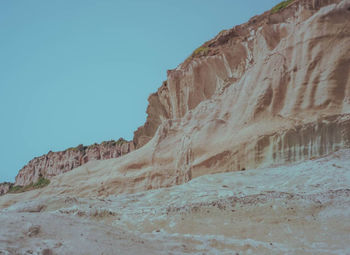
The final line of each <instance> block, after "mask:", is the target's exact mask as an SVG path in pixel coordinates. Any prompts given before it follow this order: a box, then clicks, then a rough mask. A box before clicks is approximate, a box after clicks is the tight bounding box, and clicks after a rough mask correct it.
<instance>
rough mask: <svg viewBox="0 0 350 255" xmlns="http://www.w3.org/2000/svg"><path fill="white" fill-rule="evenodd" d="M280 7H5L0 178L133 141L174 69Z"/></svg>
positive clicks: (40, 1) (268, 2) (181, 0)
mask: <svg viewBox="0 0 350 255" xmlns="http://www.w3.org/2000/svg"><path fill="white" fill-rule="evenodd" d="M279 1H280V0H245V1H238V0H216V1H212V0H177V1H175V0H174V1H172V0H124V1H119V0H114V1H112V0H94V1H91V0H60V1H58V0H30V1H26V0H22V1H20V0H8V1H6V0H3V1H0V141H1V146H0V161H1V162H0V182H2V181H14V177H15V176H16V174H17V172H18V170H19V169H21V168H22V167H23V166H24V165H25V164H26V163H27V162H28V161H29V160H31V159H32V158H33V157H35V156H40V155H42V154H45V153H47V152H48V151H49V150H52V151H59V150H64V149H66V148H68V147H72V146H76V145H78V144H81V143H82V144H85V145H89V144H92V143H94V142H98V143H99V142H101V141H104V140H110V139H118V138H119V137H124V138H126V139H132V136H133V131H134V130H135V129H136V128H137V127H138V126H140V125H142V124H143V123H144V121H145V119H146V114H145V111H146V107H147V98H148V95H149V94H150V93H152V92H154V91H156V89H157V88H158V87H159V86H160V85H161V83H162V81H163V80H165V79H166V70H168V69H173V68H175V67H176V66H177V65H178V64H180V63H181V62H182V61H183V60H184V59H185V58H186V57H187V56H189V55H190V54H191V53H192V51H193V50H194V49H195V48H197V47H198V46H200V45H201V44H202V43H204V42H205V41H207V40H209V39H211V38H212V37H214V36H215V35H216V34H217V33H218V32H220V31H221V30H222V29H227V28H231V27H233V26H235V25H237V24H241V23H243V22H246V21H247V20H249V18H251V17H252V16H254V15H256V14H260V13H262V12H264V11H266V10H268V9H270V8H271V7H273V6H274V5H275V4H277V3H278V2H279Z"/></svg>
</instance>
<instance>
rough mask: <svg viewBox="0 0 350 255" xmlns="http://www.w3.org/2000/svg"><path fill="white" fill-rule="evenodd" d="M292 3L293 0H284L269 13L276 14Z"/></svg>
mask: <svg viewBox="0 0 350 255" xmlns="http://www.w3.org/2000/svg"><path fill="white" fill-rule="evenodd" d="M293 1H294V0H285V1H283V2H280V3H279V4H277V5H276V6H275V7H273V8H272V9H271V12H272V13H276V12H279V11H280V10H283V9H284V8H286V7H287V6H288V5H289V4H290V3H292V2H293Z"/></svg>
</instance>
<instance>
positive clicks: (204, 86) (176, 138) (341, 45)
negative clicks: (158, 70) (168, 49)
mask: <svg viewBox="0 0 350 255" xmlns="http://www.w3.org/2000/svg"><path fill="white" fill-rule="evenodd" d="M349 76H350V1H348V0H343V1H340V0H328V1H312V0H299V1H293V2H292V3H291V4H290V5H289V6H287V8H285V9H283V10H281V11H279V12H277V13H271V12H266V13H264V14H262V15H260V16H256V17H253V18H252V19H251V20H250V21H249V22H248V23H246V24H243V25H240V26H237V27H234V28H232V29H230V30H228V31H223V32H221V33H220V34H219V35H218V36H216V37H215V38H214V39H213V40H211V41H208V42H206V43H205V44H203V45H202V46H201V47H200V48H198V49H197V50H196V51H195V52H194V53H193V54H192V56H190V57H189V58H188V59H187V60H186V61H184V63H182V64H181V65H179V66H178V67H177V68H176V69H174V70H170V71H168V79H167V81H166V82H165V83H164V84H163V85H162V87H161V88H160V89H159V90H158V91H157V93H155V94H153V95H151V97H150V99H149V102H150V105H149V107H148V110H147V112H148V119H147V122H146V124H145V126H144V127H141V128H139V129H138V130H137V132H135V138H134V142H135V144H136V146H137V147H140V146H142V145H144V144H145V143H146V142H147V141H148V140H150V141H151V142H149V143H148V144H146V146H145V147H146V148H142V149H143V150H144V151H146V150H149V151H150V154H152V156H150V157H149V158H150V159H151V160H148V159H141V158H140V159H139V160H136V161H140V162H139V163H136V162H133V163H132V164H130V165H129V166H128V165H126V166H125V168H124V169H125V171H126V170H128V169H129V170H132V171H134V170H136V169H137V168H142V169H146V168H149V170H150V171H152V172H153V171H154V172H153V174H150V173H149V172H147V173H145V174H144V175H142V178H141V177H140V178H139V179H137V180H139V181H140V182H144V184H143V185H144V187H143V188H145V189H149V188H157V187H160V186H169V185H173V184H179V183H182V182H186V181H188V180H190V179H191V178H194V177H197V176H200V175H203V174H208V173H215V172H225V171H235V170H242V169H246V168H256V167H260V166H263V165H272V164H281V163H286V162H293V161H299V160H303V159H309V158H313V157H319V156H322V155H325V154H328V153H330V152H332V151H335V150H337V149H339V148H346V147H349V146H350V144H349V133H350V123H349V113H350V79H349ZM153 109H157V111H153ZM160 109H161V110H160ZM159 123H161V124H159ZM151 137H153V139H152V140H151ZM141 138H142V139H141ZM141 140H142V141H141ZM140 141H141V142H140ZM136 166H137V167H136ZM141 172H144V171H141ZM150 175H151V176H150ZM147 176H148V177H147ZM141 186H142V185H141Z"/></svg>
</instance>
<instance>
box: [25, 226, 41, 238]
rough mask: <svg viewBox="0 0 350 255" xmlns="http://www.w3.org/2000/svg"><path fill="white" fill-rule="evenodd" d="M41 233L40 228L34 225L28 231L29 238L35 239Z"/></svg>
mask: <svg viewBox="0 0 350 255" xmlns="http://www.w3.org/2000/svg"><path fill="white" fill-rule="evenodd" d="M39 233H40V226H39V225H34V226H31V227H30V228H29V229H28V232H27V236H29V237H33V236H37V235H38V234H39Z"/></svg>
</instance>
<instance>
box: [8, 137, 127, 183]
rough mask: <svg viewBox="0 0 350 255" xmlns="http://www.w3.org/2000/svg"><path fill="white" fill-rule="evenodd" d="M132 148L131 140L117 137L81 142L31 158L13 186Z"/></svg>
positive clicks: (119, 153)
mask: <svg viewBox="0 0 350 255" xmlns="http://www.w3.org/2000/svg"><path fill="white" fill-rule="evenodd" d="M132 150H134V145H133V143H132V142H128V141H125V140H124V139H122V138H121V139H119V140H118V141H114V140H111V141H106V142H102V143H101V144H93V145H90V146H83V145H82V144H81V145H79V146H77V147H75V148H69V149H67V150H64V151H58V152H52V151H50V152H49V153H48V154H45V155H43V156H40V157H37V158H34V159H32V160H31V161H30V162H29V163H28V164H27V165H25V166H24V167H23V168H22V169H21V170H20V171H19V173H18V175H17V176H16V182H15V184H14V185H15V186H18V185H19V186H25V185H28V184H31V183H33V182H36V181H37V180H38V179H39V177H40V176H43V177H45V178H52V177H53V176H56V175H59V174H62V173H65V172H67V171H70V170H72V169H74V168H76V167H78V166H81V165H83V164H86V163H87V162H89V161H91V160H102V159H111V158H117V157H120V156H122V155H124V154H126V153H129V152H130V151H132Z"/></svg>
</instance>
